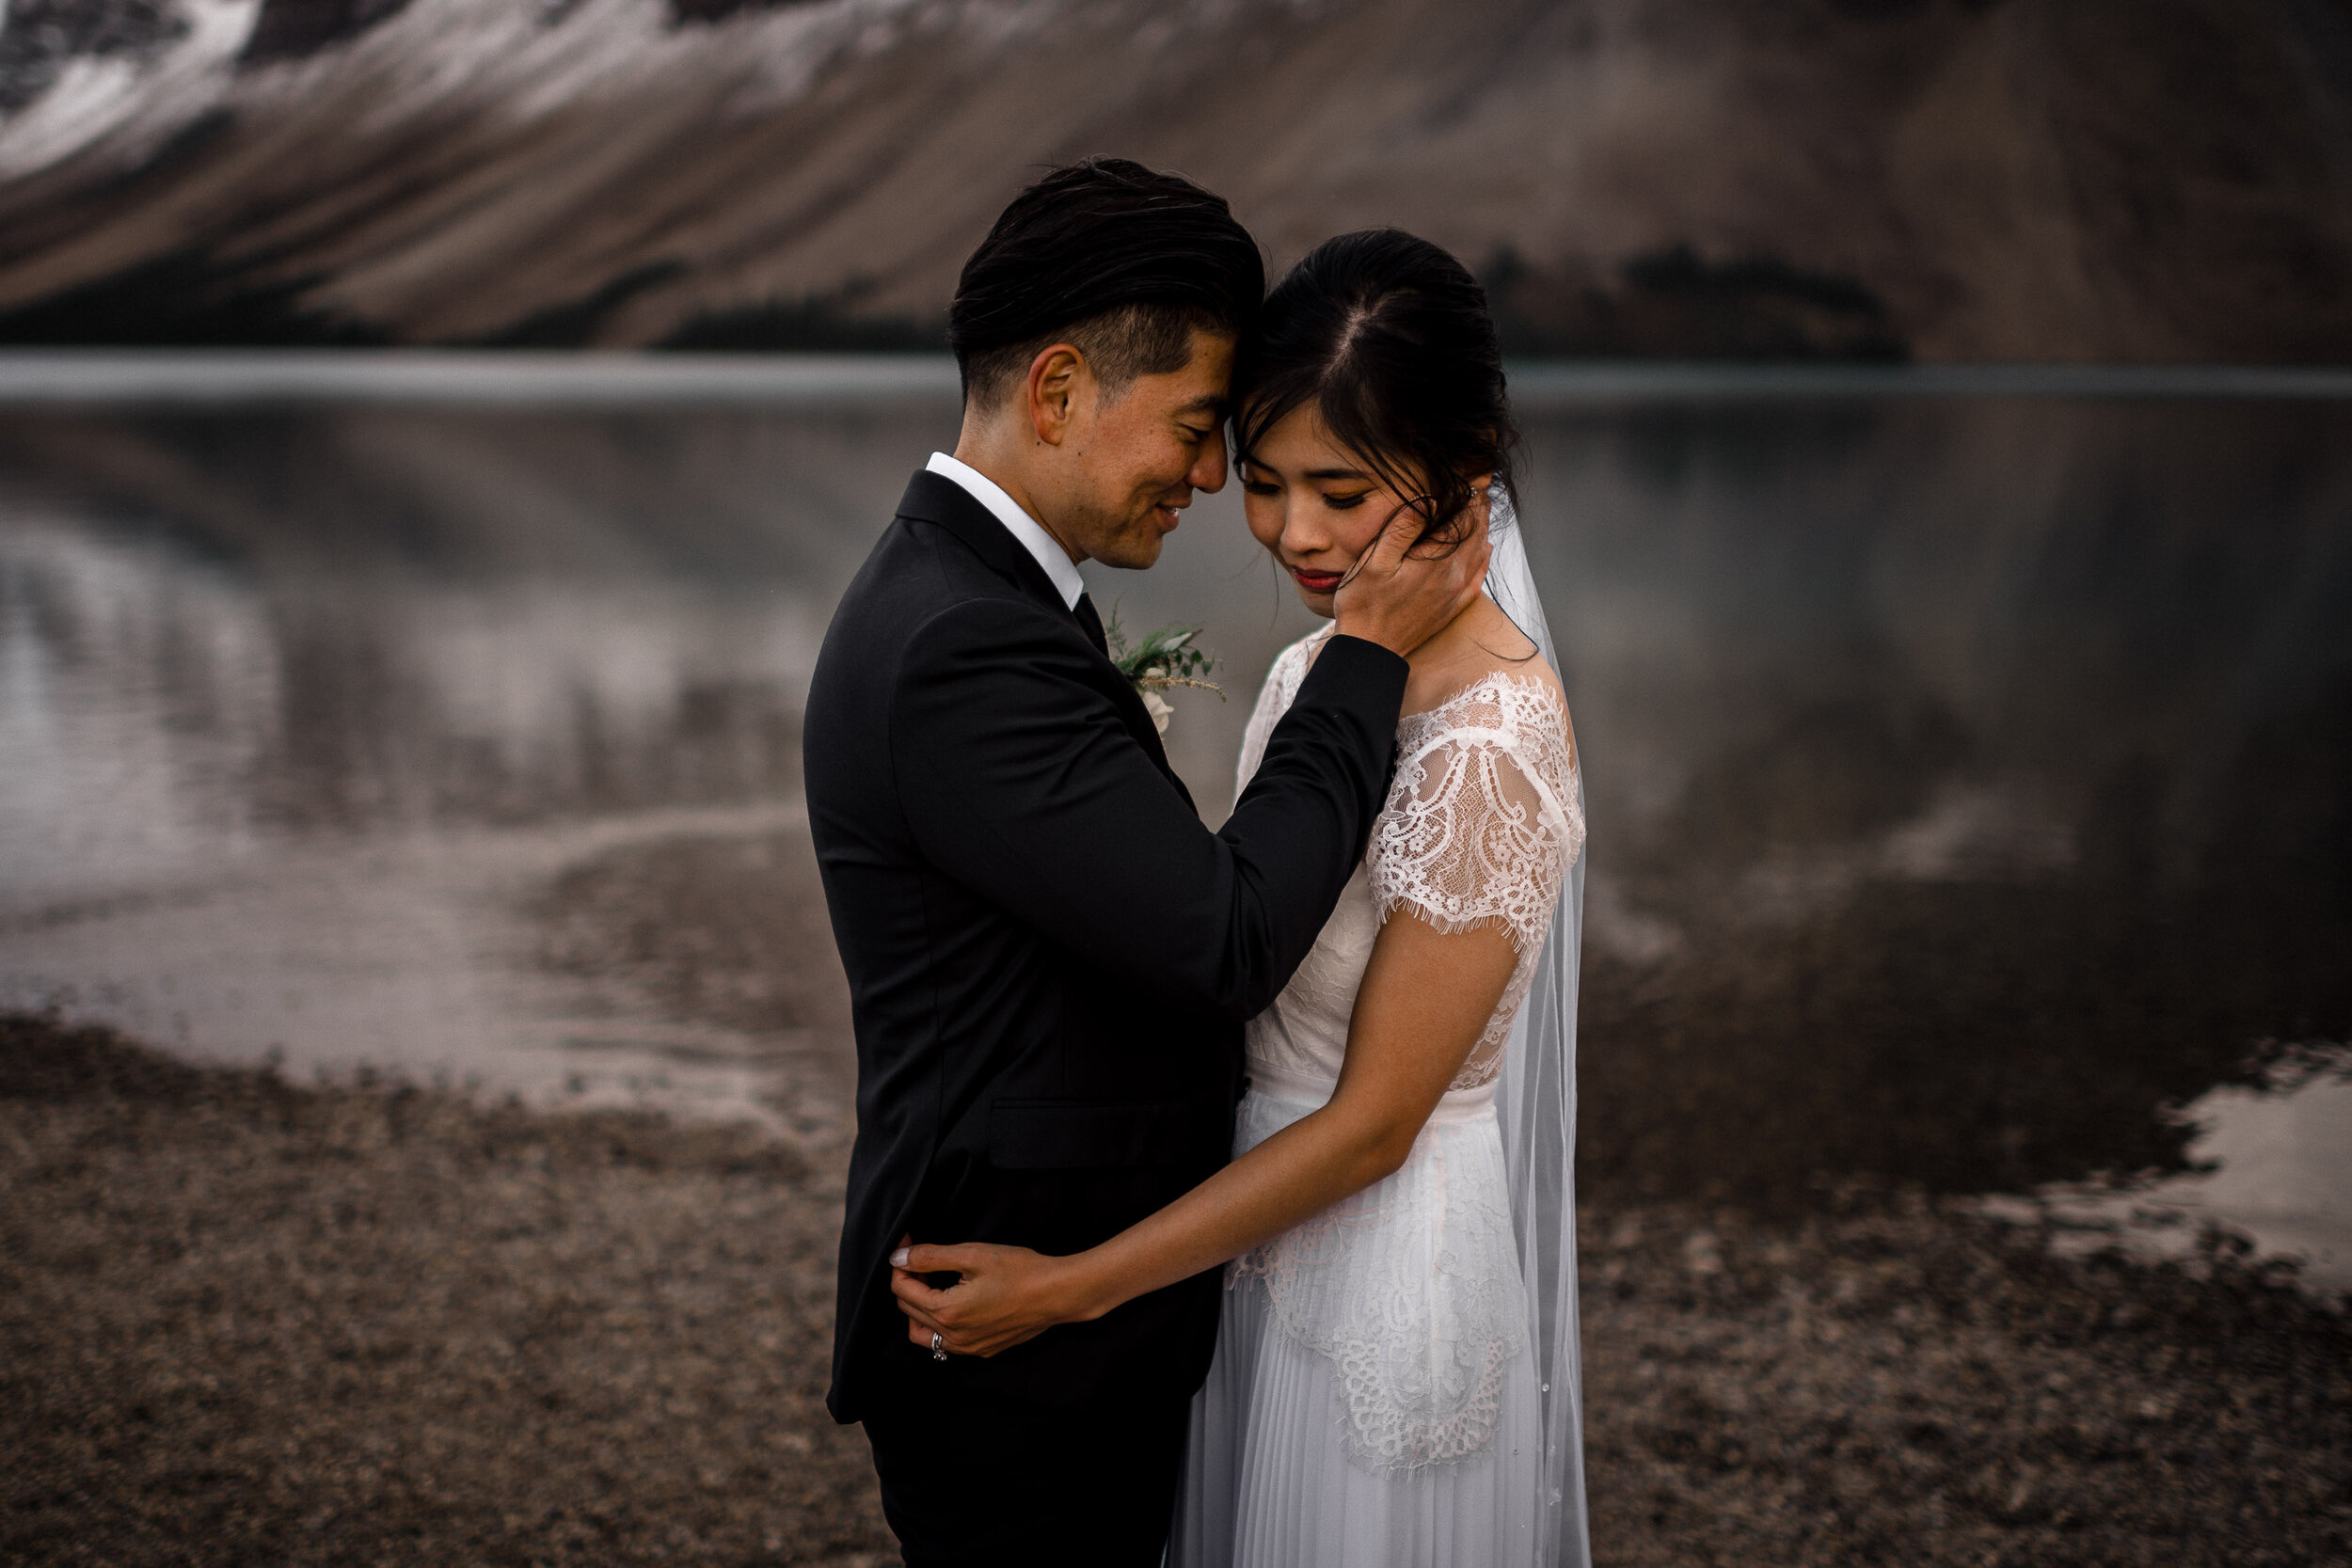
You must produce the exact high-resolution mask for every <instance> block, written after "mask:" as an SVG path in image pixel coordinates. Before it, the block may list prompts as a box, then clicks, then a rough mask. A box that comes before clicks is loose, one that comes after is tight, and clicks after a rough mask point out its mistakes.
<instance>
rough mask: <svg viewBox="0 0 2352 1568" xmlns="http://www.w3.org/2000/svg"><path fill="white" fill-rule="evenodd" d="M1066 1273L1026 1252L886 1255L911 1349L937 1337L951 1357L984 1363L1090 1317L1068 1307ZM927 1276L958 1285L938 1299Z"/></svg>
mask: <svg viewBox="0 0 2352 1568" xmlns="http://www.w3.org/2000/svg"><path fill="white" fill-rule="evenodd" d="M1068 1265H1069V1259H1062V1258H1049V1257H1047V1256H1045V1255H1044V1254H1043V1253H1041V1252H1031V1251H1030V1250H1029V1249H1028V1248H1027V1247H1018V1246H991V1245H986V1244H982V1243H967V1244H965V1245H961V1246H921V1245H916V1246H901V1247H900V1248H899V1249H898V1251H896V1252H894V1253H892V1254H891V1255H890V1293H891V1294H892V1295H894V1296H896V1297H898V1310H899V1311H901V1312H903V1313H905V1314H906V1317H907V1338H910V1339H912V1340H914V1342H915V1343H916V1344H918V1345H922V1346H924V1347H926V1348H929V1346H930V1342H931V1336H932V1335H933V1334H934V1333H936V1334H937V1335H939V1337H940V1340H941V1343H942V1346H943V1348H945V1349H946V1350H947V1351H949V1352H951V1353H953V1354H957V1355H979V1356H989V1355H994V1354H996V1353H997V1352H999V1351H1007V1350H1010V1349H1011V1348H1012V1347H1013V1346H1015V1345H1017V1344H1020V1343H1021V1342H1022V1341H1023V1340H1025V1339H1034V1338H1037V1337H1038V1336H1039V1335H1041V1334H1042V1333H1044V1332H1045V1331H1046V1330H1047V1329H1049V1328H1051V1327H1053V1326H1054V1325H1055V1324H1056V1323H1073V1322H1075V1321H1078V1320H1079V1319H1082V1318H1085V1317H1087V1316H1089V1315H1090V1314H1089V1313H1087V1312H1085V1311H1083V1310H1082V1309H1079V1308H1078V1307H1075V1306H1074V1305H1073V1299H1072V1297H1073V1292H1072V1291H1071V1290H1070V1289H1069V1288H1068V1287H1069V1286H1070V1284H1071V1281H1070V1279H1069V1278H1068V1277H1067V1276H1068V1275H1069V1274H1070V1270H1069V1267H1068ZM930 1274H952V1275H958V1276H959V1277H958V1279H957V1281H956V1283H955V1284H953V1285H951V1286H949V1287H948V1288H947V1289H946V1290H944V1291H938V1290H933V1289H932V1288H931V1287H930V1285H928V1284H926V1283H925V1282H924V1279H923V1276H924V1275H930Z"/></svg>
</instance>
